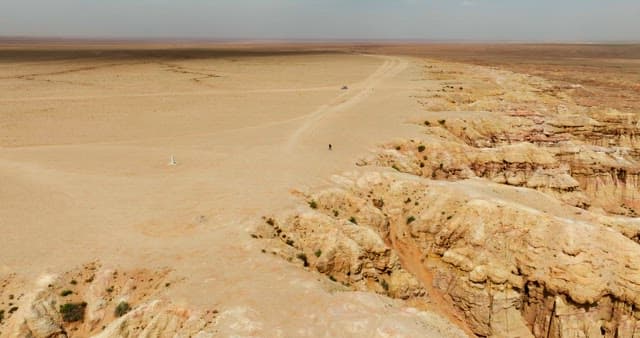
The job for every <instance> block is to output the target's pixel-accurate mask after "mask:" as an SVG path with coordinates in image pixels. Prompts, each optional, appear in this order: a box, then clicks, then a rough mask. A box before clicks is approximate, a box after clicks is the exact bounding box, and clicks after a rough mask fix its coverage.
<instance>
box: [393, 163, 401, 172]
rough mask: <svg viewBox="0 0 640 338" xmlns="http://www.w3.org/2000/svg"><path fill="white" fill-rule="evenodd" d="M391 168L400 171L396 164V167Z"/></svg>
mask: <svg viewBox="0 0 640 338" xmlns="http://www.w3.org/2000/svg"><path fill="white" fill-rule="evenodd" d="M391 168H393V169H395V170H396V171H400V168H398V166H397V165H395V164H394V165H392V166H391Z"/></svg>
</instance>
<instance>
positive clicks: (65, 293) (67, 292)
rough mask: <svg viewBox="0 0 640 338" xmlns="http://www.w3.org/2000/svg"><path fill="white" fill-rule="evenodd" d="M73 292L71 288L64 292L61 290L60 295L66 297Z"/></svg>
mask: <svg viewBox="0 0 640 338" xmlns="http://www.w3.org/2000/svg"><path fill="white" fill-rule="evenodd" d="M72 293H73V291H71V290H63V291H62V292H60V296H62V297H66V296H68V295H70V294H72Z"/></svg>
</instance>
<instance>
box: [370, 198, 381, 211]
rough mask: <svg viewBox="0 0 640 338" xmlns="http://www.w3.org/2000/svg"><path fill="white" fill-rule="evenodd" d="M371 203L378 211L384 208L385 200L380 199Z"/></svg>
mask: <svg viewBox="0 0 640 338" xmlns="http://www.w3.org/2000/svg"><path fill="white" fill-rule="evenodd" d="M371 202H372V203H373V206H374V207H376V208H378V209H382V207H384V200H383V199H382V198H380V199H376V198H374V199H373V200H372V201H371Z"/></svg>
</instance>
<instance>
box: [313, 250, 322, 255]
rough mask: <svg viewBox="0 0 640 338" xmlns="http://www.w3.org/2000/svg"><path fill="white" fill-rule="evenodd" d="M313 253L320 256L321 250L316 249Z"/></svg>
mask: <svg viewBox="0 0 640 338" xmlns="http://www.w3.org/2000/svg"><path fill="white" fill-rule="evenodd" d="M313 254H314V255H316V257H320V256H322V250H320V249H318V250H316V252H314V253H313Z"/></svg>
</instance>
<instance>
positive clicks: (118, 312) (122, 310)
mask: <svg viewBox="0 0 640 338" xmlns="http://www.w3.org/2000/svg"><path fill="white" fill-rule="evenodd" d="M129 311H131V306H129V303H127V302H120V303H119V304H118V306H116V309H115V311H114V312H113V314H114V315H115V316H116V317H122V316H124V315H125V314H127V312H129Z"/></svg>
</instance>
